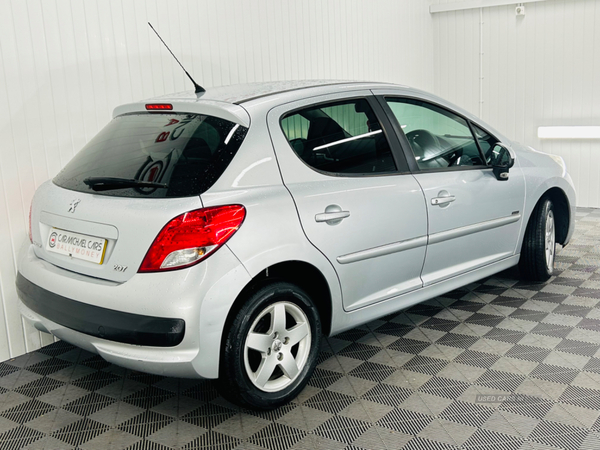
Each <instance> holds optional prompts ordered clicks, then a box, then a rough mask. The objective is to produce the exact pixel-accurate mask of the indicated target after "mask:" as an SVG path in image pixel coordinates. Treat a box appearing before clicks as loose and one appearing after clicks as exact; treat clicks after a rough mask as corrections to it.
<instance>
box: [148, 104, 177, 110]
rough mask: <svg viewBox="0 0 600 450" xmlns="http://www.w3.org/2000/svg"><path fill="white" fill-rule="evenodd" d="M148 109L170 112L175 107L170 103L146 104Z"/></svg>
mask: <svg viewBox="0 0 600 450" xmlns="http://www.w3.org/2000/svg"><path fill="white" fill-rule="evenodd" d="M146 109H147V110H148V111H165V110H168V111H170V110H172V109H173V105H171V104H170V103H146Z"/></svg>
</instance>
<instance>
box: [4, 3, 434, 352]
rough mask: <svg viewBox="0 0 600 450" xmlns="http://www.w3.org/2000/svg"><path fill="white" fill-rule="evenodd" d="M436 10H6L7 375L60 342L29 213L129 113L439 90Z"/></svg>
mask: <svg viewBox="0 0 600 450" xmlns="http://www.w3.org/2000/svg"><path fill="white" fill-rule="evenodd" d="M428 8H429V2H427V1H423V0H403V1H401V2H398V1H395V0H373V1H370V2H364V1H361V0H330V1H326V2H324V1H320V0H294V1H292V0H289V1H282V0H255V1H251V2H250V1H242V0H237V1H232V0H225V1H217V0H210V1H208V0H206V1H200V0H178V1H170V2H166V1H159V0H118V1H115V0H108V1H107V0H86V1H80V0H72V1H69V0H43V1H41V0H27V1H22V0H2V2H1V10H2V11H1V14H0V105H2V107H1V108H0V135H1V136H2V141H1V142H2V143H1V144H0V162H1V163H0V189H1V190H2V193H1V196H0V236H1V238H0V304H1V306H2V308H0V361H3V360H5V359H7V358H9V357H11V356H17V355H19V354H22V353H24V352H26V351H30V350H33V349H36V348H38V347H39V346H40V345H44V344H45V343H48V342H50V341H49V339H51V338H50V337H48V335H45V334H43V333H38V332H37V331H36V330H33V329H31V328H30V327H27V326H25V325H24V324H23V322H22V320H21V318H20V316H19V313H18V310H17V298H16V292H15V288H14V277H15V272H16V255H17V253H18V249H19V247H20V245H21V243H22V242H24V241H25V240H26V235H27V231H26V230H27V220H28V213H29V203H30V199H31V197H32V195H33V192H34V191H35V189H36V187H37V186H39V185H40V184H41V183H43V182H44V181H46V180H47V179H49V178H51V177H53V176H54V175H55V174H56V173H57V172H58V171H59V170H60V168H61V167H62V166H64V165H65V164H66V163H67V162H68V161H69V159H70V158H71V157H72V156H73V155H74V154H75V153H76V152H77V151H78V149H80V148H81V147H82V146H83V145H84V144H85V142H87V141H88V140H89V139H91V138H92V137H93V136H94V134H95V133H96V132H97V131H98V130H99V129H100V128H101V127H103V126H104V125H105V124H106V123H107V122H108V121H109V120H110V117H111V112H112V109H113V108H114V107H115V106H117V105H119V104H121V103H125V102H130V101H134V100H139V99H143V98H148V97H152V96H155V95H160V94H165V93H170V92H175V91H182V90H189V89H190V87H191V86H190V82H189V80H188V79H187V78H186V77H185V75H184V74H183V72H182V71H181V69H180V68H179V67H178V66H177V65H176V63H175V62H174V61H173V59H172V58H171V56H170V55H169V54H168V53H167V51H166V50H165V49H164V48H163V47H162V44H160V42H159V41H158V39H157V38H156V36H154V34H153V33H152V31H151V30H150V29H149V28H148V26H147V25H146V22H147V21H150V22H152V23H153V25H154V26H155V27H156V28H157V29H158V30H159V32H160V33H161V35H162V36H163V38H164V39H165V40H166V41H167V42H168V44H169V45H170V46H171V48H172V49H173V51H174V52H175V53H176V54H177V56H178V57H179V59H180V60H181V61H182V62H183V63H184V65H185V66H186V68H187V69H188V71H189V72H190V73H192V74H193V76H194V77H195V78H196V79H197V81H198V82H199V83H200V84H202V85H203V86H205V87H211V86H217V85H226V84H233V83H241V82H251V81H269V80H277V79H287V80H289V79H301V78H343V79H358V80H360V79H368V80H377V81H392V82H398V83H403V84H408V85H412V86H414V87H419V88H423V89H426V90H430V91H431V90H433V57H432V54H433V22H432V18H431V16H430V14H429V9H428Z"/></svg>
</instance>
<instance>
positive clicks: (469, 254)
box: [380, 95, 525, 286]
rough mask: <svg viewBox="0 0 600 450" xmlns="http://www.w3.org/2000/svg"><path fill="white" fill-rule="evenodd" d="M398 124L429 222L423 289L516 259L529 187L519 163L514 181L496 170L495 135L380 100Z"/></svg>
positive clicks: (421, 106)
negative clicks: (514, 257)
mask: <svg viewBox="0 0 600 450" xmlns="http://www.w3.org/2000/svg"><path fill="white" fill-rule="evenodd" d="M380 99H381V101H382V104H383V106H384V108H386V109H387V110H388V112H389V114H391V115H392V116H393V117H395V118H396V120H397V122H398V124H397V125H398V126H397V130H401V131H400V132H399V133H400V134H401V140H402V141H403V142H404V144H405V145H404V146H405V150H406V151H407V158H408V160H409V161H410V158H412V164H413V169H414V170H413V173H414V176H415V178H416V180H417V181H418V182H419V185H420V186H421V188H422V189H423V192H424V195H425V201H426V204H427V211H428V217H429V225H428V233H427V234H428V245H427V256H426V258H425V264H424V266H423V271H422V274H421V278H422V279H423V283H424V286H427V285H430V284H433V283H436V282H439V281H442V280H445V279H448V278H450V277H453V276H456V275H460V274H462V273H465V272H468V271H471V270H474V269H477V268H479V267H482V266H485V265H487V264H491V263H493V262H496V261H499V260H502V259H504V258H508V257H510V256H512V255H514V254H515V250H516V245H517V238H518V236H519V231H520V228H521V226H522V223H523V207H524V197H525V181H524V178H523V174H522V171H521V169H520V168H519V167H518V162H517V163H516V164H515V166H514V167H513V168H511V169H510V174H509V177H508V179H505V180H498V179H497V178H496V176H495V175H494V173H493V171H492V168H491V161H492V157H493V154H494V147H495V144H496V143H497V142H498V140H497V139H496V138H494V136H493V135H491V134H490V133H488V132H486V131H485V130H484V129H483V128H481V127H480V126H477V125H475V124H473V123H471V122H470V121H469V120H467V119H465V118H464V117H462V116H461V115H459V114H457V113H455V112H453V111H451V110H449V109H447V108H445V107H443V106H441V105H439V104H435V103H433V102H429V101H425V100H423V99H419V98H407V97H395V96H393V95H387V96H385V95H384V96H383V97H380Z"/></svg>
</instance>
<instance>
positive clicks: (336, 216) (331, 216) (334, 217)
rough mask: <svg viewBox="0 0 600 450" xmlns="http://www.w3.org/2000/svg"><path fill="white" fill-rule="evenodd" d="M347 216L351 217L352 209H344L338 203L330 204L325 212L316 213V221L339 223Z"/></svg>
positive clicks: (329, 223)
mask: <svg viewBox="0 0 600 450" xmlns="http://www.w3.org/2000/svg"><path fill="white" fill-rule="evenodd" d="M346 217H350V211H342V208H340V207H339V206H338V205H329V206H328V207H327V208H325V212H322V213H320V214H316V215H315V221H317V222H325V223H326V224H327V225H337V224H338V223H340V222H341V221H342V220H344V219H345V218H346Z"/></svg>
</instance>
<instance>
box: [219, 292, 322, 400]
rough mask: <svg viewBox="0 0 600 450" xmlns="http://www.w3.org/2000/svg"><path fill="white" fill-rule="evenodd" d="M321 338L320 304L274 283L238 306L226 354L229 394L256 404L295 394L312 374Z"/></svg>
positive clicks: (224, 382) (224, 379)
mask: <svg viewBox="0 0 600 450" xmlns="http://www.w3.org/2000/svg"><path fill="white" fill-rule="evenodd" d="M320 343H321V322H320V320H319V315H318V313H317V309H316V308H315V306H314V304H313V303H312V301H311V299H310V298H309V297H308V295H307V294H306V293H305V292H304V291H303V290H301V289H300V288H299V287H297V286H295V285H293V284H290V283H284V282H276V283H271V284H269V285H267V286H264V287H262V288H261V289H259V290H257V291H255V292H254V293H253V294H251V295H250V296H249V298H248V299H247V301H246V302H245V303H244V305H243V306H242V307H241V308H240V310H239V311H238V313H237V315H236V317H235V319H234V320H233V323H232V325H231V328H230V330H229V332H228V335H227V338H226V341H225V348H224V349H223V354H222V359H221V374H220V383H219V384H220V386H221V393H222V394H223V396H225V397H226V398H228V399H230V400H231V401H234V402H235V403H238V404H240V405H242V406H248V407H251V408H256V409H271V408H276V407H277V406H280V405H282V404H284V403H287V402H289V401H290V400H292V399H293V398H295V397H296V396H297V395H298V394H299V393H300V391H301V390H302V389H303V388H304V386H305V385H306V383H307V382H308V380H309V378H310V376H311V375H312V373H313V371H314V368H315V365H316V361H317V356H318V352H319V348H320Z"/></svg>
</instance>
